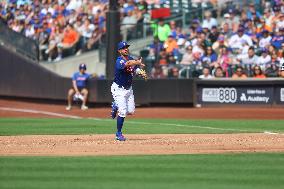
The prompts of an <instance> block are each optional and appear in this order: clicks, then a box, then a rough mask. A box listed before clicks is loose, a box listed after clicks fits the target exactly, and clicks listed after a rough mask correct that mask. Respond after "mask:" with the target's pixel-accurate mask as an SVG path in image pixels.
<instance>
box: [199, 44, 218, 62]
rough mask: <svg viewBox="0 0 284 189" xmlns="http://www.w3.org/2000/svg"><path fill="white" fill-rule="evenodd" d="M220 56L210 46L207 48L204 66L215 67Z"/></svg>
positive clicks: (203, 58) (203, 60)
mask: <svg viewBox="0 0 284 189" xmlns="http://www.w3.org/2000/svg"><path fill="white" fill-rule="evenodd" d="M217 58H218V55H217V54H216V53H215V51H213V49H212V47H211V46H208V47H207V48H206V51H205V54H204V55H203V57H202V58H201V59H202V62H203V64H206V65H207V66H210V67H214V65H215V64H216V61H217Z"/></svg>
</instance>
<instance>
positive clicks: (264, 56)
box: [256, 48, 271, 70]
mask: <svg viewBox="0 0 284 189" xmlns="http://www.w3.org/2000/svg"><path fill="white" fill-rule="evenodd" d="M270 63H271V56H270V55H269V54H268V50H267V49H265V48H264V49H261V56H260V57H259V58H258V61H257V63H256V64H257V65H259V66H260V67H261V69H262V70H265V69H266V67H267V66H268V65H269V64H270Z"/></svg>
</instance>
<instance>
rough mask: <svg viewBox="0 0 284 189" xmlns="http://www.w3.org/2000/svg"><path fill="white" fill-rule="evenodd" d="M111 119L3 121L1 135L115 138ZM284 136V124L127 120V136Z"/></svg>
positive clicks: (113, 124) (25, 119) (247, 121)
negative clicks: (246, 133)
mask: <svg viewBox="0 0 284 189" xmlns="http://www.w3.org/2000/svg"><path fill="white" fill-rule="evenodd" d="M115 129H116V120H111V119H98V120H95V119H47V118H46V119H42V118H40V119H31V118H1V119H0V135H2V136H3V135H36V134H44V135H45V134H111V133H114V132H115ZM264 131H270V132H278V133H283V132H284V120H173V119H126V121H125V126H124V132H125V133H129V134H130V133H136V134H163V133H164V134H169V133H173V134H174V133H241V132H264Z"/></svg>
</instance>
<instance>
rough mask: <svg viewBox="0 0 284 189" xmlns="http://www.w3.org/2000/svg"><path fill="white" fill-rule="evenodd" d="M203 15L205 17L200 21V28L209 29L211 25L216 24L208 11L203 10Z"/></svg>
mask: <svg viewBox="0 0 284 189" xmlns="http://www.w3.org/2000/svg"><path fill="white" fill-rule="evenodd" d="M204 17H205V19H204V20H203V22H202V28H208V29H209V30H211V28H212V27H213V26H217V25H218V23H217V20H216V19H215V18H212V17H211V12H210V11H205V13H204Z"/></svg>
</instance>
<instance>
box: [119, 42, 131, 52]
mask: <svg viewBox="0 0 284 189" xmlns="http://www.w3.org/2000/svg"><path fill="white" fill-rule="evenodd" d="M129 46H130V45H128V44H127V43H126V42H125V41H120V42H119V43H118V45H117V50H120V49H123V48H125V47H129Z"/></svg>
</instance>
